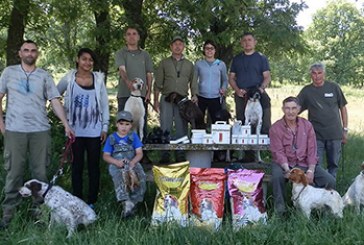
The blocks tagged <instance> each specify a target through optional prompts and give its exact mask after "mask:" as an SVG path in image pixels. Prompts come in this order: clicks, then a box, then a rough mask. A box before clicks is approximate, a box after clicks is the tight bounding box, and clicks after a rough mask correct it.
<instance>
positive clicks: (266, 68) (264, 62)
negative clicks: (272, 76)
mask: <svg viewBox="0 0 364 245" xmlns="http://www.w3.org/2000/svg"><path fill="white" fill-rule="evenodd" d="M262 59H263V72H266V71H270V66H269V62H268V58H267V57H266V56H265V55H262Z"/></svg>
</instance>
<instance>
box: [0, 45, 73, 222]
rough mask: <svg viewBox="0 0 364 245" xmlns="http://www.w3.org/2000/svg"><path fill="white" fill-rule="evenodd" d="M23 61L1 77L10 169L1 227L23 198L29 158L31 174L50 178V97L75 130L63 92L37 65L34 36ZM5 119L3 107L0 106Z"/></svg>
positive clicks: (37, 212) (3, 125)
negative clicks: (65, 110) (59, 90)
mask: <svg viewBox="0 0 364 245" xmlns="http://www.w3.org/2000/svg"><path fill="white" fill-rule="evenodd" d="M18 54H19V57H20V64H19V65H13V66H8V67H6V68H5V70H4V71H3V72H2V74H1V77H0V102H1V104H2V102H3V99H4V97H5V95H6V97H7V101H6V119H5V123H4V121H3V120H0V130H1V133H2V134H3V135H4V143H5V144H4V167H5V170H6V179H5V187H4V192H5V198H4V201H3V204H2V207H3V218H2V220H1V222H0V229H4V228H6V227H8V225H9V224H10V221H11V220H12V218H13V216H14V213H15V211H16V208H17V206H19V204H20V202H21V197H20V194H19V189H20V187H22V185H23V177H24V172H25V169H26V168H27V167H26V162H27V159H28V160H29V170H30V172H31V177H32V178H34V179H38V180H40V181H44V182H48V179H47V166H48V165H49V163H50V158H51V154H50V153H51V151H50V148H51V134H50V125H49V120H48V118H47V109H46V104H47V101H49V102H50V104H51V106H52V109H53V111H54V113H55V114H56V116H57V117H58V118H59V119H60V120H61V121H62V124H63V125H64V128H65V132H66V135H67V136H68V137H73V135H74V133H73V131H72V129H71V128H70V126H69V125H68V122H67V118H66V115H65V112H64V110H63V107H62V104H61V103H60V101H59V97H60V95H59V92H58V90H57V88H56V85H55V84H54V81H53V78H52V77H51V76H50V74H49V73H48V72H46V71H45V70H43V69H41V68H38V67H37V66H36V61H37V58H38V55H39V52H38V46H37V44H36V43H35V42H33V41H31V40H27V41H24V42H23V44H22V45H21V47H20V50H19V52H18ZM0 118H1V119H3V110H2V109H1V110H0ZM39 205H40V203H39V200H34V201H33V207H34V209H33V213H32V215H33V217H34V218H36V219H38V218H39V215H40V214H41V213H40V210H39V209H38V206H39Z"/></svg>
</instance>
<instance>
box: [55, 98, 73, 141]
mask: <svg viewBox="0 0 364 245" xmlns="http://www.w3.org/2000/svg"><path fill="white" fill-rule="evenodd" d="M51 105H52V108H53V111H54V113H55V114H56V116H57V117H58V118H59V119H60V120H61V122H62V124H63V126H64V130H65V132H66V135H67V136H68V137H69V138H71V137H74V135H75V133H74V132H73V130H72V129H71V127H70V126H69V125H68V122H67V118H66V113H65V112H64V109H63V106H62V104H61V102H60V101H59V99H58V98H54V99H52V100H51Z"/></svg>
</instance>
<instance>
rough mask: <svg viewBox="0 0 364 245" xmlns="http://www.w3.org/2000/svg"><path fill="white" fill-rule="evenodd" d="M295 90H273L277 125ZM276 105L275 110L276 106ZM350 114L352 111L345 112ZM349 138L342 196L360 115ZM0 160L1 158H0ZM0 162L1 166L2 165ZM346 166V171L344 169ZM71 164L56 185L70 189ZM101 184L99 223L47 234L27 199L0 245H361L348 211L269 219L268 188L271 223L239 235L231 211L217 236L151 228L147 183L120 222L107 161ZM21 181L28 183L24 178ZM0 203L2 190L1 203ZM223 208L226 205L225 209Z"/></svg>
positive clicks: (355, 164) (361, 224) (58, 139)
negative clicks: (285, 100)
mask: <svg viewBox="0 0 364 245" xmlns="http://www.w3.org/2000/svg"><path fill="white" fill-rule="evenodd" d="M297 91H299V90H298V89H297V88H295V87H293V88H290V87H288V88H285V89H284V93H282V92H278V89H276V88H274V89H271V91H270V94H271V97H272V106H274V110H276V111H277V114H276V115H277V116H276V117H275V119H273V120H272V121H275V120H276V119H277V117H278V116H279V115H280V114H279V113H280V112H279V106H280V101H281V99H282V98H283V97H286V96H288V95H291V94H295V93H296V92H297ZM345 92H347V94H348V98H347V99H348V101H349V104H350V103H351V106H352V108H353V109H352V111H354V112H356V111H360V106H361V105H362V103H361V100H362V98H364V96H363V92H360V91H359V92H358V91H357V90H354V89H353V90H349V89H348V88H345ZM277 107H278V108H277ZM349 115H350V110H349ZM351 119H353V120H352V121H353V122H355V123H353V124H351V123H350V125H351V126H350V128H351V129H353V130H351V131H350V134H349V136H350V139H349V142H348V144H347V145H345V147H344V151H343V157H342V159H341V166H340V169H339V172H338V178H337V189H338V191H339V192H340V194H342V195H343V194H344V193H345V191H346V189H347V188H348V186H349V185H350V184H351V182H352V179H353V178H355V176H356V175H357V174H358V173H359V171H360V165H361V162H362V161H363V159H364V151H363V145H364V136H363V134H362V133H361V128H362V126H361V125H362V122H361V120H362V117H356V116H355V117H351ZM350 122H351V121H350ZM52 134H53V135H57V136H54V137H53V141H54V142H53V144H54V149H55V151H54V155H53V164H52V166H51V167H50V169H49V174H50V177H51V175H52V174H53V173H55V170H56V169H57V168H58V161H59V160H58V159H59V157H58V156H59V154H60V152H61V147H62V145H63V144H64V138H63V132H62V129H59V128H56V129H53V131H52ZM1 161H2V160H1ZM1 164H2V162H1ZM342 166H344V168H342ZM69 167H70V166H69V165H67V166H66V171H65V174H64V175H63V176H61V177H60V178H59V179H58V180H57V184H58V185H60V186H62V187H64V188H65V189H66V190H68V191H70V170H69ZM101 170H102V180H101V191H100V196H99V201H98V202H97V206H96V212H97V214H98V217H99V219H98V220H97V221H96V222H95V223H94V224H92V225H90V226H88V227H86V228H84V227H80V228H79V230H78V232H76V234H75V235H74V236H73V237H72V238H71V239H66V235H67V231H66V229H65V228H64V227H62V226H55V227H53V228H52V229H51V230H48V212H49V211H48V210H47V209H46V208H43V210H44V212H45V213H44V215H43V217H42V219H41V222H38V223H36V224H34V221H33V220H32V219H31V217H30V215H29V212H28V208H29V206H30V204H31V200H29V199H25V200H23V202H22V204H21V206H20V207H19V210H18V212H17V214H16V216H15V218H14V220H13V221H12V223H11V225H10V227H9V228H8V229H7V230H6V231H0V245H2V244H27V245H28V244H30V245H32V244H37V245H38V244H56V245H58V244H88V245H93V244H104V245H106V244H148V245H149V244H158V245H159V244H161V245H164V244H165V245H167V244H199V245H200V244H223V245H227V244H297V245H298V244H320V245H321V244H328V245H329V244H330V245H331V244H348V245H349V244H350V245H351V244H363V242H362V240H363V238H362V237H363V230H364V215H359V216H358V215H356V214H355V213H354V211H353V210H352V209H346V210H345V212H344V218H343V219H335V218H334V217H332V216H331V215H327V214H326V213H320V212H314V214H313V215H312V219H311V220H307V219H306V218H305V217H303V216H302V215H301V214H300V213H299V212H297V211H296V210H295V209H294V208H291V212H290V214H289V217H288V218H287V219H285V220H282V219H278V218H277V217H275V216H274V215H273V207H272V196H271V190H270V188H269V190H268V197H267V209H268V214H269V220H268V224H267V225H256V226H251V227H246V228H244V229H241V230H240V231H238V232H233V231H232V227H231V222H230V213H229V209H228V208H226V215H225V219H224V222H223V226H222V229H221V230H220V231H218V232H210V231H208V230H205V229H202V228H196V227H187V228H180V227H178V226H166V225H164V226H159V227H151V226H150V219H151V213H152V209H153V201H154V197H155V186H154V184H153V183H148V189H147V193H146V196H145V201H144V203H143V204H142V205H140V206H139V208H138V213H137V216H136V217H134V218H132V219H128V220H123V219H121V218H120V214H121V208H120V207H119V206H118V204H117V203H116V199H115V196H114V190H113V184H112V181H111V178H110V177H109V175H108V173H107V166H106V164H105V163H102V164H101ZM0 176H1V178H0V187H3V186H4V177H5V173H4V170H3V168H1V170H0ZM25 179H29V176H28V175H27V176H26V177H25ZM2 199H3V192H2V193H1V194H0V200H2ZM226 207H227V206H226Z"/></svg>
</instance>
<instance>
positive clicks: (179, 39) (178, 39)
mask: <svg viewBox="0 0 364 245" xmlns="http://www.w3.org/2000/svg"><path fill="white" fill-rule="evenodd" d="M175 41H181V42H183V43H184V41H183V38H182V37H181V36H175V37H174V38H173V39H172V41H171V44H172V43H174V42H175Z"/></svg>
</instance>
